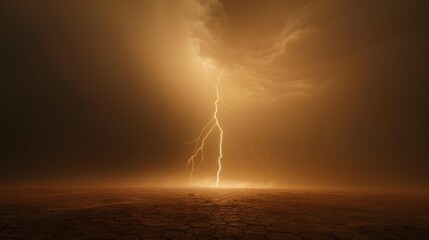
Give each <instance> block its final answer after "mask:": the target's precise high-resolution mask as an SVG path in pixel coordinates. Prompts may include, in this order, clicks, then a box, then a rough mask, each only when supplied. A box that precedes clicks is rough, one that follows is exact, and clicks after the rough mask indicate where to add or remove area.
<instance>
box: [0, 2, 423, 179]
mask: <svg viewBox="0 0 429 240" xmlns="http://www.w3.org/2000/svg"><path fill="white" fill-rule="evenodd" d="M0 5H1V8H0V9H1V10H0V12H1V32H2V34H1V35H2V38H1V40H0V42H1V45H0V46H1V55H2V58H1V59H2V61H1V67H2V69H1V73H0V74H1V80H0V89H1V92H2V93H1V95H0V98H1V99H0V108H1V109H0V110H1V120H0V123H1V133H2V134H1V146H0V151H1V152H0V154H1V155H0V159H1V162H0V180H1V181H3V182H14V181H45V180H46V181H51V180H54V181H61V180H105V179H108V180H115V181H116V180H133V181H134V180H138V181H141V182H142V183H151V182H153V181H157V182H160V183H164V182H168V183H177V184H179V183H183V182H186V180H187V177H188V174H189V169H186V161H187V159H188V157H189V155H190V154H191V152H192V148H193V146H192V144H189V142H190V141H192V140H193V139H195V137H196V136H198V133H199V131H200V129H201V128H202V127H203V126H204V124H205V123H206V121H208V120H209V119H210V117H211V114H212V111H213V108H214V106H213V101H214V98H215V95H214V88H213V87H214V83H215V81H216V79H217V77H218V73H219V70H220V69H224V74H223V77H222V81H221V83H220V89H221V90H220V91H221V97H222V101H221V102H222V104H221V105H220V110H219V111H220V113H219V116H220V122H221V124H222V126H223V128H224V131H225V134H224V165H223V172H222V177H223V179H224V181H229V180H230V181H241V182H257V183H261V184H273V185H279V186H398V187H427V186H428V184H429V177H428V175H427V172H428V171H429V162H428V161H427V159H428V150H427V149H429V146H428V140H427V136H428V133H429V131H428V127H427V123H428V122H429V119H428V116H429V112H428V107H427V103H428V101H429V99H428V97H427V91H428V90H429V86H428V79H429V68H428V66H429V49H428V42H429V39H428V37H429V24H428V23H429V21H427V14H428V13H429V4H427V3H426V2H425V1H405V0H393V1H336V0H332V1H331V0H329V1H275V0H269V1H256V0H250V1H240V0H223V1H217V0H210V1H193V0H187V1H41V2H37V3H36V2H34V1H2V2H1V3H0ZM206 67H207V69H208V72H207V78H206V79H205V76H206ZM216 140H217V139H216V137H212V138H211V139H210V140H209V141H208V143H207V147H208V148H207V149H206V152H205V155H206V163H204V164H202V166H201V169H199V172H198V173H197V174H196V178H199V179H202V180H207V179H208V181H210V179H212V178H213V174H214V172H215V171H216V170H215V168H216V163H215V158H216V157H215V156H216V154H217V142H216Z"/></svg>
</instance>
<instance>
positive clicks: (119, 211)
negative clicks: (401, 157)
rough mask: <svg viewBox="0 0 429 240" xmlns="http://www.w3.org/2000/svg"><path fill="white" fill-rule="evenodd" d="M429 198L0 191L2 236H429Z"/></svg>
mask: <svg viewBox="0 0 429 240" xmlns="http://www.w3.org/2000/svg"><path fill="white" fill-rule="evenodd" d="M428 200H429V197H428V196H427V195H426V196H423V195H411V194H407V195H398V194H375V193H366V194H365V193H357V192H355V193H352V192H348V193H346V192H332V191H330V192H327V191H326V192H321V191H297V190H295V191H286V190H255V189H254V190H245V189H241V190H238V189H223V190H222V189H181V190H172V189H104V190H100V189H90V190H85V191H82V190H77V189H74V190H72V189H50V190H49V189H38V188H31V189H11V188H9V189H2V190H0V239H58V240H59V239H118V240H119V239H121V240H125V239H127V240H134V239H136V240H137V239H305V240H310V239H429V201H428Z"/></svg>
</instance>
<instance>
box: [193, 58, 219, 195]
mask: <svg viewBox="0 0 429 240" xmlns="http://www.w3.org/2000/svg"><path fill="white" fill-rule="evenodd" d="M204 65H205V67H206V76H205V81H207V76H208V72H209V69H208V67H207V65H206V64H204ZM222 74H223V70H221V71H220V72H219V76H218V79H217V81H216V85H215V91H216V100H215V102H214V106H215V109H214V112H213V116H212V118H211V119H210V120H209V121H208V122H207V124H206V125H205V126H204V127H203V129H202V130H201V131H200V134H199V135H198V138H197V139H195V140H194V141H193V142H195V147H194V150H193V153H192V155H191V157H190V158H189V159H188V161H187V163H186V166H189V165H190V166H191V172H190V176H189V181H191V182H192V177H193V174H194V168H195V161H194V159H195V158H196V157H197V156H200V162H199V164H198V166H199V165H200V164H201V163H202V162H203V161H204V146H205V143H206V140H207V138H209V136H210V135H211V133H212V132H213V130H214V129H215V128H217V129H218V130H219V156H218V158H217V164H218V169H217V172H216V184H215V185H216V187H219V182H220V174H221V171H222V157H223V154H222V143H223V129H222V127H221V126H220V123H219V118H218V112H219V101H220V94H219V83H220V80H221V78H222Z"/></svg>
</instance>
